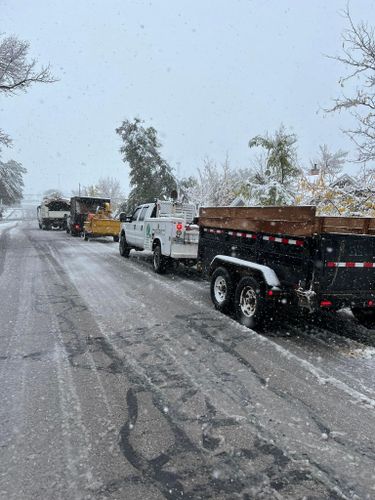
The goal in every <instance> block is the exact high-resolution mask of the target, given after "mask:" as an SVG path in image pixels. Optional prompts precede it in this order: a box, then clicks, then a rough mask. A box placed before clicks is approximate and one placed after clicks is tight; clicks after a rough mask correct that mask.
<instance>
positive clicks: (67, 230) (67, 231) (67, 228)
mask: <svg viewBox="0 0 375 500" xmlns="http://www.w3.org/2000/svg"><path fill="white" fill-rule="evenodd" d="M69 233H70V229H69V226H66V234H69Z"/></svg>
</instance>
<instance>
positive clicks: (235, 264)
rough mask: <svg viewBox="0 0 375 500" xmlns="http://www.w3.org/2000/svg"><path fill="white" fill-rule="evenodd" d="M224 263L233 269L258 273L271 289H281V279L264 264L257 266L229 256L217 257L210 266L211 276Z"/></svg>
mask: <svg viewBox="0 0 375 500" xmlns="http://www.w3.org/2000/svg"><path fill="white" fill-rule="evenodd" d="M223 263H225V264H229V265H230V266H231V268H232V269H236V268H242V269H250V270H253V271H256V272H257V273H259V274H260V275H261V276H262V277H263V279H264V282H265V283H266V284H267V285H268V286H269V287H272V288H273V287H277V288H280V287H281V285H280V281H279V278H278V277H277V275H276V273H275V271H274V270H273V269H271V268H270V267H268V266H263V265H262V264H257V263H255V262H249V261H248V260H243V259H238V258H237V257H230V256H228V255H216V257H214V259H213V260H212V262H211V264H210V271H209V274H210V275H211V274H212V273H213V272H214V270H215V269H216V268H217V267H218V266H220V265H222V264H223Z"/></svg>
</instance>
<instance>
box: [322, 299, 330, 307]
mask: <svg viewBox="0 0 375 500" xmlns="http://www.w3.org/2000/svg"><path fill="white" fill-rule="evenodd" d="M331 306H332V302H331V301H330V300H321V301H320V307H331Z"/></svg>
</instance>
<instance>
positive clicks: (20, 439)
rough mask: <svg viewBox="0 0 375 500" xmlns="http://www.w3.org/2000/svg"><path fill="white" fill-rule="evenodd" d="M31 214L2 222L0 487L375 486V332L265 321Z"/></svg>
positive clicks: (148, 493)
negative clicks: (237, 317)
mask: <svg viewBox="0 0 375 500" xmlns="http://www.w3.org/2000/svg"><path fill="white" fill-rule="evenodd" d="M34 213H35V212H34V209H33V211H32V212H30V211H29V210H27V209H23V210H19V211H18V214H14V217H13V216H12V218H14V219H16V220H15V221H13V222H4V223H1V224H0V294H1V295H0V318H1V322H0V334H1V352H0V372H1V385H0V397H1V402H2V404H1V406H0V417H1V418H0V498H4V499H5V498H6V499H20V498H22V499H29V498H30V499H31V498H32V499H34V498H35V499H48V498H54V499H91V498H92V499H102V498H103V499H105V498H110V499H127V500H128V499H129V500H133V499H134V500H138V499H139V500H146V499H163V498H166V499H171V500H172V499H181V498H186V499H210V498H212V499H215V500H220V499H236V498H238V499H243V500H250V499H253V498H259V499H280V498H293V499H294V498H304V497H305V498H309V499H312V498H316V499H324V498H326V499H334V498H361V499H363V498H368V499H371V498H374V497H375V374H374V368H375V331H369V330H365V329H364V328H362V327H360V326H358V325H357V324H356V323H355V322H354V320H353V319H352V318H351V317H350V316H349V315H348V314H347V315H346V314H345V313H343V314H341V315H340V316H337V317H336V316H333V315H331V316H330V315H327V316H325V317H323V318H322V319H321V322H320V324H319V325H314V324H312V322H307V323H305V324H303V325H301V324H299V323H298V322H297V320H295V319H293V318H290V320H289V321H284V322H280V323H279V324H274V325H272V326H271V327H270V328H269V329H268V331H266V332H263V333H262V334H261V335H260V334H256V333H255V332H252V331H251V330H248V329H246V328H244V327H242V326H240V325H239V324H237V323H236V322H235V321H233V320H232V319H231V318H229V317H226V316H223V315H222V314H220V313H218V312H216V311H215V310H214V309H213V307H212V305H211V302H210V298H209V287H208V284H207V283H206V282H204V281H202V280H201V279H200V277H199V276H198V275H197V274H196V273H194V271H185V270H184V269H182V268H181V269H178V270H176V271H175V272H174V273H173V274H167V275H165V276H158V275H155V274H154V273H153V271H152V269H151V265H150V262H149V258H148V257H147V256H142V255H141V254H140V255H136V254H134V255H133V254H131V258H130V259H129V260H127V259H123V258H121V257H120V256H119V254H118V250H117V245H116V244H114V243H112V242H111V241H110V240H108V241H105V240H101V241H91V242H84V241H83V240H81V239H79V238H72V237H70V236H68V235H66V234H65V233H63V232H58V231H40V230H39V229H38V228H37V223H36V220H31V219H32V216H33V214H34ZM17 219H24V220H23V221H22V220H17Z"/></svg>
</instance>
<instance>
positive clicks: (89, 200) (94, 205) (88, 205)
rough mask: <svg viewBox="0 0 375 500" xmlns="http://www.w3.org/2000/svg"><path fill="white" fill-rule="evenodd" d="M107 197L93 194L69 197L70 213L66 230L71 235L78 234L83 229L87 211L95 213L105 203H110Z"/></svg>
mask: <svg viewBox="0 0 375 500" xmlns="http://www.w3.org/2000/svg"><path fill="white" fill-rule="evenodd" d="M110 201H111V200H110V199H109V198H97V197H94V196H73V197H72V198H71V199H70V214H69V216H68V219H67V226H66V232H67V233H70V234H71V235H72V236H80V235H81V233H83V231H84V223H85V220H86V219H87V216H88V214H89V213H95V212H96V210H97V209H98V208H100V207H104V204H105V203H110Z"/></svg>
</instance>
